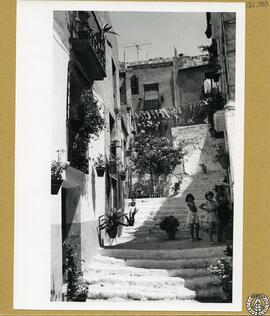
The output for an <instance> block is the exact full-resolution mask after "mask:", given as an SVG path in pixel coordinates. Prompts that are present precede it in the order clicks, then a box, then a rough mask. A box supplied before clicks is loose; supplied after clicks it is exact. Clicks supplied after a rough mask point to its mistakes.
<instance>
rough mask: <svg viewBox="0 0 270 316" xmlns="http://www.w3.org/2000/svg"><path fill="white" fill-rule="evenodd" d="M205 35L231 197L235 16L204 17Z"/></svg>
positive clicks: (234, 154)
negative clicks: (218, 103) (215, 85)
mask: <svg viewBox="0 0 270 316" xmlns="http://www.w3.org/2000/svg"><path fill="white" fill-rule="evenodd" d="M206 22H207V28H206V32H205V34H206V36H207V37H208V38H211V39H212V44H211V46H210V50H209V54H210V58H211V59H212V62H211V63H212V71H211V73H212V77H213V78H214V79H215V81H217V82H218V84H219V92H220V93H221V96H222V99H223V104H222V107H223V109H222V110H220V111H217V112H216V113H215V115H214V121H215V129H216V130H217V131H222V132H223V133H224V141H225V144H224V146H225V151H226V152H227V153H228V155H229V160H230V164H229V168H228V171H229V172H228V176H229V184H230V188H231V195H232V196H233V184H234V168H235V158H236V153H235V129H234V124H235V122H234V117H235V106H237V105H236V104H235V75H236V74H235V58H236V54H235V50H236V14H235V13H230V12H223V13H207V14H206Z"/></svg>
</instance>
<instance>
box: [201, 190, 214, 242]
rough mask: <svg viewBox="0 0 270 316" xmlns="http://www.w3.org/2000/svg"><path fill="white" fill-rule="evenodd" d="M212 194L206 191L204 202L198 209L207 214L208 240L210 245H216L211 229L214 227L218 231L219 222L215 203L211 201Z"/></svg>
mask: <svg viewBox="0 0 270 316" xmlns="http://www.w3.org/2000/svg"><path fill="white" fill-rule="evenodd" d="M213 198H214V193H213V192H212V191H207V192H206V193H205V199H206V202H205V203H203V204H201V205H200V206H199V208H200V209H202V210H204V211H206V212H207V217H206V222H207V223H208V234H209V238H210V243H211V244H212V245H213V244H216V242H215V241H214V239H213V229H214V226H216V229H217V230H218V229H219V220H218V217H217V207H218V205H217V203H216V202H215V201H214V200H213Z"/></svg>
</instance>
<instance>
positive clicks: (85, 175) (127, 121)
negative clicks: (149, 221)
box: [51, 11, 133, 300]
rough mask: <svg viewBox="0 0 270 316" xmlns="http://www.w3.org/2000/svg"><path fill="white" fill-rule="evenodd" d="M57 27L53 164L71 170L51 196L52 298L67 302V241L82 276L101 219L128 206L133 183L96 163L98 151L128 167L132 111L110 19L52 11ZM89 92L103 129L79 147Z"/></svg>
mask: <svg viewBox="0 0 270 316" xmlns="http://www.w3.org/2000/svg"><path fill="white" fill-rule="evenodd" d="M53 23H54V24H53V63H54V64H53V108H52V121H53V124H52V145H51V159H52V160H58V161H59V160H61V161H62V162H67V163H68V166H67V167H66V168H65V170H64V173H63V182H62V185H61V188H60V190H59V192H58V193H57V194H52V195H51V200H52V204H51V215H52V216H51V217H52V229H51V250H52V251H51V299H52V300H62V299H63V298H62V294H63V293H62V289H61V287H62V284H63V278H64V277H65V273H64V272H65V271H64V269H63V262H64V261H65V257H64V253H63V244H64V243H65V242H67V241H68V242H69V243H70V244H71V245H72V247H73V248H74V249H75V251H76V253H77V257H78V261H77V263H78V267H79V269H81V270H82V271H83V268H84V265H87V264H88V263H89V262H90V261H91V258H93V256H94V255H95V254H96V249H97V248H98V247H99V245H100V242H101V243H106V238H107V236H106V235H105V233H104V231H102V232H101V234H100V235H98V233H97V226H98V218H99V217H100V216H103V215H104V214H106V213H108V212H109V211H110V209H112V208H114V209H117V210H118V209H120V208H123V206H124V198H125V194H126V192H128V188H127V186H128V181H122V180H121V179H120V176H119V171H116V172H114V173H112V172H110V169H109V167H108V163H106V170H105V173H104V175H103V176H102V177H99V176H97V172H96V169H95V164H94V163H95V161H96V158H97V157H98V155H99V154H102V156H103V158H104V159H105V161H108V160H109V159H110V156H111V155H112V154H113V155H115V156H116V157H117V158H118V160H119V162H121V164H122V166H123V167H125V165H126V150H127V149H128V148H129V146H130V138H131V137H132V130H133V124H132V120H133V118H132V115H133V114H132V110H131V109H130V108H129V107H127V106H126V104H121V103H120V89H119V88H120V87H119V63H118V46H117V38H116V35H114V34H110V33H107V34H105V32H104V28H103V26H104V25H106V23H108V24H107V25H109V26H110V25H111V22H110V18H109V15H108V14H107V13H106V12H92V11H91V12H85V11H83V12H82V11H81V12H78V11H69V12H67V11H55V12H54V19H53ZM84 91H87V93H88V95H89V96H90V100H91V102H92V106H96V107H98V111H99V112H100V115H101V117H102V118H103V120H104V126H103V129H102V131H100V133H99V134H98V136H95V137H92V138H91V139H90V141H89V142H88V143H87V144H84V145H83V146H81V145H80V144H82V143H80V139H79V138H78V135H80V131H81V130H82V128H83V126H82V125H83V124H84V123H83V122H84V117H83V116H82V115H81V114H80V108H79V107H80V104H81V103H80V102H82V101H81V98H82V94H83V92H84ZM84 114H85V113H84ZM86 114H87V113H86ZM84 116H85V115H84ZM81 134H82V133H81ZM82 141H85V140H82ZM74 144H79V145H78V146H77V147H76V146H74ZM84 147H85V148H86V150H85V151H82V148H84Z"/></svg>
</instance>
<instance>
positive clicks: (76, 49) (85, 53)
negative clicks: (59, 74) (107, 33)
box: [70, 11, 106, 81]
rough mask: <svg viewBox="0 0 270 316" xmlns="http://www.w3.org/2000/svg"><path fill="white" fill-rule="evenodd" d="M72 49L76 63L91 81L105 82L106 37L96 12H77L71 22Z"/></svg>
mask: <svg viewBox="0 0 270 316" xmlns="http://www.w3.org/2000/svg"><path fill="white" fill-rule="evenodd" d="M71 29H72V30H71V39H70V42H71V48H72V51H73V54H74V57H75V62H76V63H77V65H78V67H79V68H80V69H81V70H82V72H83V73H84V74H85V75H86V76H87V78H88V80H89V81H94V80H103V79H104V78H105V77H106V72H105V37H104V35H103V32H102V30H101V28H100V26H99V23H98V21H97V18H96V16H95V13H94V12H84V11H82V12H75V13H74V15H73V17H72V21H71Z"/></svg>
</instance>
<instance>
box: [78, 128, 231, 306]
mask: <svg viewBox="0 0 270 316" xmlns="http://www.w3.org/2000/svg"><path fill="white" fill-rule="evenodd" d="M173 135H174V137H175V139H176V140H177V141H178V142H180V141H181V139H182V138H183V137H184V138H187V136H186V135H190V143H189V145H188V146H189V148H188V150H189V156H188V157H189V161H186V171H189V175H185V176H184V178H183V179H182V184H181V187H180V191H179V192H178V194H177V195H176V196H174V197H169V198H149V199H137V200H136V207H137V208H138V209H139V212H138V213H137V214H136V216H135V224H134V226H130V227H123V229H122V232H121V236H120V237H117V240H116V241H114V245H113V246H112V245H111V246H105V247H104V248H102V249H99V251H98V254H97V255H96V256H95V257H94V258H93V261H92V263H91V265H90V266H88V268H87V270H86V271H85V272H84V277H85V278H86V279H87V280H88V282H89V294H88V300H89V301H92V302H93V301H95V300H106V301H116V302H117V301H137V300H140V301H155V302H158V301H162V302H165V301H169V302H172V301H177V302H178V303H179V302H181V301H184V302H185V303H187V302H192V303H193V304H194V303H199V302H205V301H207V302H222V301H223V300H224V298H225V297H224V293H223V290H222V287H221V285H220V281H219V279H218V278H217V277H216V276H213V275H212V274H211V273H210V272H209V271H208V270H207V268H208V267H209V266H210V265H211V264H214V263H215V262H216V260H217V259H220V258H224V259H226V260H230V258H228V257H225V255H224V250H225V249H226V246H225V245H220V244H219V245H215V246H210V245H209V240H208V236H207V234H206V233H205V230H206V224H205V217H206V212H204V211H198V215H199V217H200V220H201V237H202V239H203V240H202V241H196V242H192V241H191V240H190V236H189V231H188V227H187V226H186V219H187V206H186V202H185V197H186V195H187V194H188V193H192V194H193V195H194V196H195V203H196V205H197V206H199V205H200V204H201V203H203V202H204V201H205V198H204V194H205V192H206V191H208V190H213V187H214V186H215V185H216V184H220V183H222V181H223V179H224V176H225V173H224V170H222V169H221V168H220V166H219V165H218V163H216V162H215V161H214V154H215V150H214V149H213V148H214V147H213V146H212V145H213V144H212V140H211V138H210V136H209V133H208V131H207V126H206V125H205V124H204V125H200V126H192V127H187V128H176V129H174V131H173ZM194 139H195V140H196V142H197V143H196V146H195V147H196V148H195V149H194V146H193V144H192V142H193V140H194ZM202 161H203V162H206V161H207V162H208V161H209V163H207V166H208V170H207V173H206V174H204V173H203V172H202V171H201V169H200V167H199V163H201V162H202ZM129 203H130V200H126V205H125V210H126V212H128V210H129ZM167 215H174V216H175V217H177V219H178V220H179V222H180V226H179V230H178V233H177V235H176V240H173V241H169V240H168V238H167V235H166V233H165V232H164V231H162V230H160V228H159V223H160V222H161V220H162V219H163V218H164V217H165V216H167Z"/></svg>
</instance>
